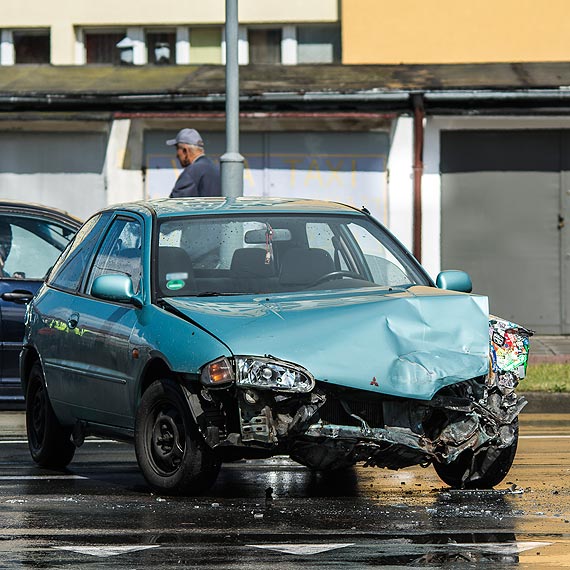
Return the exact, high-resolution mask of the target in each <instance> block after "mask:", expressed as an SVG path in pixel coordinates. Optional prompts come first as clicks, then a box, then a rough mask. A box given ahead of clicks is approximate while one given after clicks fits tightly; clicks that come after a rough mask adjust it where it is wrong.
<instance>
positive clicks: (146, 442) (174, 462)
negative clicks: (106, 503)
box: [135, 379, 220, 495]
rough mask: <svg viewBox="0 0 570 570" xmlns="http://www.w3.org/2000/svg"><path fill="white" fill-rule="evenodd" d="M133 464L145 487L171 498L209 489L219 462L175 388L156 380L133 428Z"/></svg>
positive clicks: (183, 399)
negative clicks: (145, 482)
mask: <svg viewBox="0 0 570 570" xmlns="http://www.w3.org/2000/svg"><path fill="white" fill-rule="evenodd" d="M135 451H136V455H137V461H138V463H139V466H140V468H141V471H142V473H143V475H144V477H145V479H146V480H147V482H148V484H149V485H150V486H151V487H152V488H153V489H155V490H157V491H159V492H162V493H167V494H173V495H180V494H198V493H201V492H203V491H205V490H206V489H208V488H209V487H211V486H212V485H213V483H214V481H215V480H216V477H217V476H218V473H219V470H220V461H219V459H218V458H217V457H216V456H215V454H214V452H213V451H212V450H211V449H210V448H209V447H208V445H207V444H206V442H205V441H204V439H203V437H202V436H201V434H200V433H199V431H198V427H197V426H196V423H195V422H194V419H193V418H192V416H191V414H190V410H189V408H188V403H187V402H186V399H185V398H184V394H183V393H182V390H181V388H180V386H178V384H176V383H175V382H174V381H172V380H170V379H163V380H156V381H155V382H153V383H152V384H151V385H150V386H149V388H148V389H147V390H146V392H145V393H144V394H143V397H142V399H141V403H140V406H139V409H138V411H137V418H136V427H135Z"/></svg>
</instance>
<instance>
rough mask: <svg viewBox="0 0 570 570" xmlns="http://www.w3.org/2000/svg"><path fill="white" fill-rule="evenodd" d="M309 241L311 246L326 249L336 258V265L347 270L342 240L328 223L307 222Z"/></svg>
mask: <svg viewBox="0 0 570 570" xmlns="http://www.w3.org/2000/svg"><path fill="white" fill-rule="evenodd" d="M307 242H308V244H309V247H311V248H319V249H324V250H325V251H327V252H328V254H329V255H330V256H331V257H332V258H333V259H334V260H335V266H336V267H337V268H338V269H340V270H342V271H345V270H347V269H349V267H348V265H347V263H346V253H345V251H343V250H342V249H341V248H340V245H339V244H340V241H339V239H338V236H335V233H334V231H333V229H332V227H331V226H330V224H328V223H323V222H320V223H318V222H309V223H308V224H307Z"/></svg>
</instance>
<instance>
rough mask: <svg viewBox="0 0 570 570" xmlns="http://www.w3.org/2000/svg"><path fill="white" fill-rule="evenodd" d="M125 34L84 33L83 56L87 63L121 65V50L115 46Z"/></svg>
mask: <svg viewBox="0 0 570 570" xmlns="http://www.w3.org/2000/svg"><path fill="white" fill-rule="evenodd" d="M124 37H125V32H124V31H122V32H88V31H86V32H85V55H86V62H87V63H111V64H113V65H119V64H120V63H121V48H119V47H117V44H118V43H119V42H120V41H121V40H122V39H124Z"/></svg>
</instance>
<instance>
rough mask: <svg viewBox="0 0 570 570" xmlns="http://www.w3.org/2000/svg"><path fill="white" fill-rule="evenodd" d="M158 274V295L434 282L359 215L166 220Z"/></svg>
mask: <svg viewBox="0 0 570 570" xmlns="http://www.w3.org/2000/svg"><path fill="white" fill-rule="evenodd" d="M154 277H155V283H156V286H157V288H158V295H159V296H161V297H181V296H194V295H201V296H205V295H232V294H258V293H259V294H264V293H267V294H269V293H281V292H289V291H304V290H324V289H340V288H361V287H388V288H401V287H402V288H407V287H409V286H411V285H415V284H423V285H429V284H430V283H429V279H428V278H427V277H426V276H425V274H424V273H423V272H422V270H421V268H420V267H419V266H418V264H417V263H415V262H414V261H413V259H412V258H411V256H410V255H409V254H408V253H407V252H406V251H405V250H404V249H403V248H402V246H401V245H399V244H398V243H397V242H396V241H395V240H394V239H393V238H392V237H391V236H390V234H389V233H388V232H386V231H385V230H383V229H382V228H381V227H380V226H378V225H376V224H375V223H374V222H372V221H371V220H370V219H368V218H367V217H365V216H359V215H354V216H350V215H349V216H339V215H334V216H330V215H329V216H327V215H311V216H307V215H282V214H281V215H273V216H272V215H266V214H263V215H251V216H226V217H222V216H210V217H196V216H193V217H187V218H181V217H175V218H170V219H166V220H162V221H161V223H160V227H159V233H158V263H157V265H156V267H155V276H154Z"/></svg>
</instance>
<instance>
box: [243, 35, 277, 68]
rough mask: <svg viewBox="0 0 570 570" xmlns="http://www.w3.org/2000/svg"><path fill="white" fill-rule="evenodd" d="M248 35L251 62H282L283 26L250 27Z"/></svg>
mask: <svg viewBox="0 0 570 570" xmlns="http://www.w3.org/2000/svg"><path fill="white" fill-rule="evenodd" d="M247 36H248V42H249V63H281V36H282V30H281V28H278V29H257V28H253V29H251V28H250V29H249V30H248V34H247Z"/></svg>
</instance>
